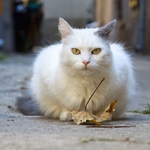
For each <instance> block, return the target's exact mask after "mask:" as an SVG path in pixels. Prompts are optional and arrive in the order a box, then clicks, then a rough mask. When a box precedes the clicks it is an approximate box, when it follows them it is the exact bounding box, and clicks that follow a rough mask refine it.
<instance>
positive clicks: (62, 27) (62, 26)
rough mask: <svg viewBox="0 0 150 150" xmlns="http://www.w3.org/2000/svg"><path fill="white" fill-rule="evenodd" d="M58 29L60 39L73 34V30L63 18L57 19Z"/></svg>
mask: <svg viewBox="0 0 150 150" xmlns="http://www.w3.org/2000/svg"><path fill="white" fill-rule="evenodd" d="M58 29H59V32H60V33H61V37H62V39H63V38H65V37H67V36H69V35H71V34H73V29H72V28H71V26H70V25H69V24H68V23H67V21H65V20H64V19H63V18H59V25H58Z"/></svg>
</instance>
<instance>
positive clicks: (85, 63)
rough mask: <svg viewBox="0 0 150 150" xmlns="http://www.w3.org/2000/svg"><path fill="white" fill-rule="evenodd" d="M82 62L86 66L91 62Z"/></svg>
mask: <svg viewBox="0 0 150 150" xmlns="http://www.w3.org/2000/svg"><path fill="white" fill-rule="evenodd" d="M82 63H83V64H84V65H85V66H87V65H88V64H89V63H90V61H82Z"/></svg>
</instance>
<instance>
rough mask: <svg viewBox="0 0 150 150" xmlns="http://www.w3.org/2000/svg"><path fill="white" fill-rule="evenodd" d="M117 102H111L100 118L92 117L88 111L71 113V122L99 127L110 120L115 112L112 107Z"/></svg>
mask: <svg viewBox="0 0 150 150" xmlns="http://www.w3.org/2000/svg"><path fill="white" fill-rule="evenodd" d="M116 102H117V101H113V102H111V104H109V105H108V107H107V108H106V109H105V111H104V112H103V113H102V114H101V115H100V117H98V116H95V115H93V114H92V113H90V112H89V111H86V110H84V111H75V110H74V111H72V112H71V114H72V119H73V121H74V122H75V123H76V124H77V125H79V124H91V123H92V124H96V125H100V123H101V122H103V121H106V120H109V119H111V117H112V113H113V112H114V111H115V109H114V107H115V105H116Z"/></svg>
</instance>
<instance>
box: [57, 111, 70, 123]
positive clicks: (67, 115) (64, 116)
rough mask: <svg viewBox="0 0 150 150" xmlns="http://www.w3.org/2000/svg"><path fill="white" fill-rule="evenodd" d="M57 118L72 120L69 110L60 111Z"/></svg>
mask: <svg viewBox="0 0 150 150" xmlns="http://www.w3.org/2000/svg"><path fill="white" fill-rule="evenodd" d="M59 119H60V120H61V121H71V120H72V114H71V112H70V111H62V112H61V114H60V116H59Z"/></svg>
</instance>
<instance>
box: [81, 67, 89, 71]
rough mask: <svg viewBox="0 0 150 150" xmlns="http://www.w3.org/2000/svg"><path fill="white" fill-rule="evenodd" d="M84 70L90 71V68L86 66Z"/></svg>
mask: <svg viewBox="0 0 150 150" xmlns="http://www.w3.org/2000/svg"><path fill="white" fill-rule="evenodd" d="M82 70H84V71H88V70H90V69H89V68H88V67H84V68H83V69H82Z"/></svg>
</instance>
